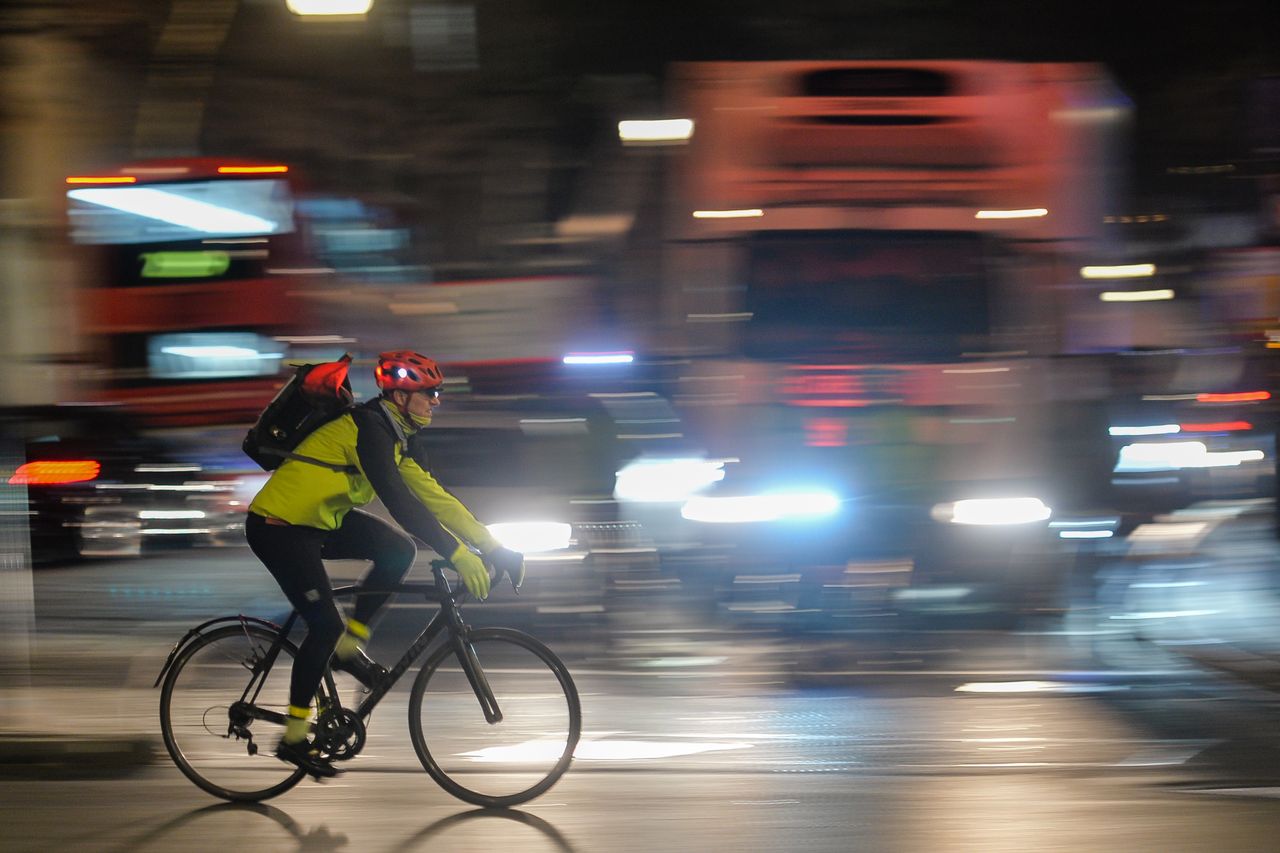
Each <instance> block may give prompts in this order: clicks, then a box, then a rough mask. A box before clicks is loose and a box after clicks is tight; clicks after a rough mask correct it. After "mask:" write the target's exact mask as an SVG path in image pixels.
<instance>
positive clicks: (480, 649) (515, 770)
mask: <svg viewBox="0 0 1280 853" xmlns="http://www.w3.org/2000/svg"><path fill="white" fill-rule="evenodd" d="M469 647H470V649H471V650H472V651H473V652H474V658H473V660H476V661H478V662H479V664H480V669H481V681H483V682H487V684H488V688H489V690H490V692H491V695H492V696H493V698H494V700H495V701H496V705H497V707H498V709H499V710H500V711H501V714H502V719H501V720H499V721H496V722H493V723H490V722H489V721H488V720H487V719H486V717H485V714H484V710H483V706H482V705H481V702H480V698H479V696H478V695H477V692H476V690H475V689H474V688H473V687H472V685H471V682H470V680H469V679H468V677H467V673H466V671H465V670H464V669H463V667H462V665H461V663H460V662H459V659H458V656H457V655H456V654H455V653H454V649H453V646H452V645H451V644H448V643H446V644H445V645H443V646H440V647H439V648H437V649H436V650H435V651H434V652H433V653H432V655H431V657H430V658H428V660H427V662H426V664H425V665H424V666H423V667H422V671H421V672H420V673H418V677H417V679H415V680H414V682H413V688H412V690H411V692H410V694H409V734H410V736H411V737H412V739H413V748H414V751H416V752H417V753H418V759H419V760H420V761H421V762H422V766H423V767H425V768H426V770H427V773H429V774H430V775H431V778H433V779H435V780H436V782H438V783H439V784H440V786H441V787H442V788H444V789H445V790H446V791H448V792H449V793H450V794H453V795H454V796H455V797H457V798H458V799H461V800H465V801H466V802H468V803H475V804H476V805H480V806H513V805H516V804H518V803H523V802H527V801H528V800H531V799H533V798H534V797H536V796H538V795H539V794H541V793H543V792H544V791H546V790H547V789H548V788H550V787H551V786H552V785H554V784H555V783H556V781H557V780H558V779H559V778H560V777H561V776H563V775H564V772H565V771H566V770H568V769H569V762H570V761H572V760H573V750H574V748H575V747H576V746H577V745H578V737H579V736H580V735H581V734H582V708H581V705H580V703H579V701H578V690H577V688H576V687H575V686H574V684H573V679H572V678H571V677H570V675H569V671H568V669H566V668H565V665H564V663H563V662H561V660H560V659H559V658H558V657H556V656H555V654H554V653H552V651H551V650H550V649H548V648H547V647H546V646H544V645H543V644H542V643H540V642H538V641H537V640H535V639H534V638H533V637H530V636H529V635H527V634H523V633H521V632H519V631H513V630H511V629H508V628H481V629H478V630H475V631H472V632H471V634H470V637H469Z"/></svg>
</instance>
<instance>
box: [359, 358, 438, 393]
mask: <svg viewBox="0 0 1280 853" xmlns="http://www.w3.org/2000/svg"><path fill="white" fill-rule="evenodd" d="M373 379H374V381H375V382H377V383H378V387H379V388H380V389H382V390H383V391H426V390H428V389H430V388H435V387H437V386H439V385H440V383H442V382H444V374H443V373H441V372H440V367H439V366H438V365H437V364H436V363H435V362H434V361H432V360H431V359H429V358H427V357H426V356H425V355H422V354H421V353H416V352H414V351H413V350H407V349H402V350H393V351H391V352H384V353H382V354H380V355H379V356H378V366H377V367H375V368H374V369H373Z"/></svg>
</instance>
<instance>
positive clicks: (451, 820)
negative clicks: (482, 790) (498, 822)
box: [393, 808, 576, 853]
mask: <svg viewBox="0 0 1280 853" xmlns="http://www.w3.org/2000/svg"><path fill="white" fill-rule="evenodd" d="M484 818H501V819H503V820H509V821H513V822H515V823H518V824H522V825H524V826H528V827H532V828H533V829H536V830H537V831H538V832H540V833H542V835H543V836H545V837H546V838H547V839H548V840H549V841H550V842H551V843H552V844H553V845H554V849H556V850H560V851H562V853H576V851H575V849H574V847H573V845H572V844H570V843H569V839H567V838H565V837H564V835H563V833H561V832H560V830H558V829H556V828H555V827H554V826H552V825H551V824H550V823H548V822H547V821H546V820H544V819H543V818H540V817H537V816H536V815H531V814H529V813H528V812H522V811H519V810H517V809H499V808H477V809H471V810H470V811H465V812H459V813H458V814H454V815H449V816H448V817H445V818H441V819H440V820H437V821H435V822H434V823H431V824H428V825H427V826H426V827H425V828H424V829H422V830H420V831H419V832H417V833H416V834H415V835H412V836H410V837H409V838H407V839H405V840H404V841H403V842H402V843H401V844H400V845H399V846H398V847H395V848H393V851H394V853H412V851H417V850H429V849H431V845H429V844H427V843H426V842H428V841H431V840H432V839H435V838H436V837H438V836H440V835H442V834H444V833H445V832H447V831H449V830H451V829H455V828H457V827H458V826H461V825H464V824H467V823H473V822H475V821H477V820H481V819H484Z"/></svg>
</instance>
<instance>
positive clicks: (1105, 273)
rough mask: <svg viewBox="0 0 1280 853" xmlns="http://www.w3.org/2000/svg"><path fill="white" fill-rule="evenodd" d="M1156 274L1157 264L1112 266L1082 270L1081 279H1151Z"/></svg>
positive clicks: (1083, 268)
mask: <svg viewBox="0 0 1280 853" xmlns="http://www.w3.org/2000/svg"><path fill="white" fill-rule="evenodd" d="M1155 274H1156V265H1155V264H1112V265H1109V266H1107V265H1103V266H1088V267H1081V268H1080V277H1081V278H1102V279H1108V278H1150V277H1151V276H1153V275H1155Z"/></svg>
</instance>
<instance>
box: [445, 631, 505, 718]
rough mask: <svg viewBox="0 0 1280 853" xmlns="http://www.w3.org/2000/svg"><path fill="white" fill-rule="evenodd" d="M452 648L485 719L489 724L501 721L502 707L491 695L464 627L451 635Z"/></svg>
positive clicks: (487, 681)
mask: <svg viewBox="0 0 1280 853" xmlns="http://www.w3.org/2000/svg"><path fill="white" fill-rule="evenodd" d="M453 650H454V653H455V654H456V655H457V657H458V664H459V665H460V666H461V667H462V671H463V672H465V673H466V674H467V681H469V682H471V690H472V691H473V692H474V693H475V694H476V699H477V700H478V701H479V702H480V710H481V711H483V712H484V718H485V720H486V721H488V722H489V723H490V724H493V723H500V722H502V709H501V708H499V707H498V699H497V697H496V696H494V695H493V689H492V688H491V687H490V686H489V679H488V678H486V677H485V674H484V670H483V669H481V667H480V658H479V657H478V656H477V655H476V649H475V646H473V645H471V641H470V639H468V636H467V631H466V630H465V629H464V630H463V631H461V632H458V633H455V634H454V635H453Z"/></svg>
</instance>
